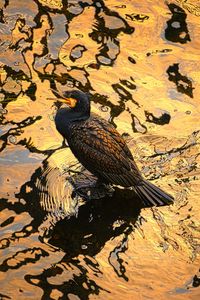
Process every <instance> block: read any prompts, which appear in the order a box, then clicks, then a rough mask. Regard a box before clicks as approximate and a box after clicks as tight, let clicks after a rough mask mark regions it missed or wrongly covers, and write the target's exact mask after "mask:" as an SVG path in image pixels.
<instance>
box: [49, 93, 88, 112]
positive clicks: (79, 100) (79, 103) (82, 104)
mask: <svg viewBox="0 0 200 300" xmlns="http://www.w3.org/2000/svg"><path fill="white" fill-rule="evenodd" d="M53 91H54V90H53ZM54 92H55V93H56V94H57V95H58V97H57V98H54V99H50V100H54V101H59V102H62V103H65V104H66V105H67V107H69V108H70V109H71V110H73V111H74V112H77V113H87V114H89V113H90V97H89V94H87V93H84V92H82V91H79V90H73V91H67V92H63V95H61V94H60V93H58V92H57V91H54Z"/></svg>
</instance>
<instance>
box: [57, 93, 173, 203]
mask: <svg viewBox="0 0 200 300" xmlns="http://www.w3.org/2000/svg"><path fill="white" fill-rule="evenodd" d="M57 94H58V93H57ZM58 95H59V94H58ZM59 96H60V95H59ZM54 100H55V99H54ZM56 100H58V101H61V102H64V103H65V104H67V107H64V108H62V107H61V108H60V109H58V111H57V114H56V117H55V123H56V128H57V130H58V131H59V133H60V134H61V135H62V136H63V137H64V138H65V139H66V140H67V142H68V144H69V147H70V148H71V151H72V152H73V154H74V155H75V157H76V158H77V159H78V160H79V162H80V163H81V164H82V165H83V166H84V167H85V168H86V169H87V170H88V171H90V172H91V173H92V174H94V175H95V176H96V177H97V178H98V179H99V180H100V181H101V182H103V183H105V184H114V185H120V186H122V187H127V188H128V187H132V188H133V189H134V190H135V191H136V193H137V194H138V196H139V197H140V199H141V200H142V201H143V202H144V203H146V204H148V205H149V204H151V205H165V204H170V203H172V202H173V197H172V196H170V195H169V194H167V193H165V192H164V191H162V190H161V189H160V188H158V187H156V186H155V185H154V184H152V183H150V182H148V181H147V180H145V179H144V178H143V177H142V175H141V173H140V171H139V170H138V167H137V166H136V163H135V162H134V159H133V156H132V154H131V152H130V150H129V148H128V146H127V145H126V142H125V141H124V139H123V138H122V136H121V135H120V134H119V133H118V132H117V130H116V129H115V128H114V127H113V126H112V125H111V124H110V123H109V122H107V121H106V120H104V119H103V118H101V117H100V116H98V115H96V114H91V113H90V99H89V95H88V94H86V93H83V92H81V91H78V90H74V91H71V92H66V93H64V94H63V96H61V98H57V99H56Z"/></svg>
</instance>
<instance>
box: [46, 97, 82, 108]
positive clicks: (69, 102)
mask: <svg viewBox="0 0 200 300" xmlns="http://www.w3.org/2000/svg"><path fill="white" fill-rule="evenodd" d="M47 99H48V100H52V101H59V102H62V103H65V104H67V106H69V107H71V108H74V107H75V106H76V103H77V100H76V99H74V98H47Z"/></svg>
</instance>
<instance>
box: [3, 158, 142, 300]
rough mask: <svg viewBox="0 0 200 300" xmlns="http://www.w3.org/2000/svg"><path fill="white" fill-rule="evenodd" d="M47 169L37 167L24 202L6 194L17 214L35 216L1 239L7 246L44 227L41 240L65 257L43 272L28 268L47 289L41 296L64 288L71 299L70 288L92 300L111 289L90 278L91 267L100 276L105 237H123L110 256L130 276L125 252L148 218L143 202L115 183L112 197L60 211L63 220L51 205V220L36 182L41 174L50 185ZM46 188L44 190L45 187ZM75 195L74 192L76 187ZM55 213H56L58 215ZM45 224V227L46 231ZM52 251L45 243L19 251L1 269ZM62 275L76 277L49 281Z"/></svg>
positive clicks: (118, 270)
mask: <svg viewBox="0 0 200 300" xmlns="http://www.w3.org/2000/svg"><path fill="white" fill-rule="evenodd" d="M43 166H44V168H46V169H48V162H47V161H44V162H43ZM43 173H44V170H43V169H42V168H39V169H37V170H36V171H35V172H34V174H33V175H32V177H31V180H30V181H28V182H27V183H25V184H24V185H23V186H22V187H21V189H20V192H19V193H18V194H16V198H17V199H19V202H17V203H15V204H12V203H10V204H9V203H8V202H7V200H6V199H1V208H2V209H3V208H4V207H7V208H8V209H10V210H13V211H15V212H16V214H18V213H22V212H28V213H29V215H30V216H31V217H32V221H31V222H30V223H29V224H26V226H24V227H23V228H22V229H21V230H20V231H15V233H13V234H12V235H11V237H10V238H9V239H7V240H5V239H4V240H1V241H0V242H1V245H3V248H4V249H6V248H7V247H9V246H11V244H12V243H14V242H15V241H16V240H18V241H19V240H20V239H24V238H28V237H30V236H32V235H34V234H35V233H37V232H38V231H39V240H40V241H41V243H42V244H46V245H48V246H50V249H51V251H52V252H55V251H61V250H62V252H63V257H62V259H61V260H60V261H59V262H56V263H55V265H54V266H51V267H49V268H45V270H43V271H42V273H40V274H38V275H31V273H30V274H28V273H27V274H26V275H25V280H26V281H27V282H28V283H30V284H31V285H34V286H37V287H40V288H41V289H42V290H43V296H42V299H50V295H51V293H52V291H53V290H54V289H55V288H56V289H57V290H59V291H60V292H62V294H63V297H66V298H65V299H70V298H68V296H67V295H68V294H70V293H73V294H75V295H77V296H79V297H80V299H88V297H89V295H90V294H99V292H100V290H104V291H106V292H108V293H109V291H108V290H106V289H104V288H103V287H101V286H99V285H98V284H96V283H95V280H91V279H89V277H88V271H87V268H88V267H89V268H90V269H91V270H92V271H93V273H94V275H95V276H97V277H98V276H101V274H102V271H101V266H100V265H99V264H98V262H97V261H96V260H95V256H96V255H97V254H98V253H99V252H100V251H101V250H102V249H103V248H104V246H105V244H106V242H108V241H109V240H112V239H114V238H116V237H119V238H120V242H119V243H118V244H117V246H116V247H115V248H114V249H113V250H112V251H111V252H110V254H109V257H108V258H107V259H108V262H109V264H110V265H111V266H112V268H113V270H114V271H115V273H116V274H117V276H118V277H121V278H123V279H124V280H126V281H128V275H127V274H126V268H125V264H124V262H123V259H121V258H120V254H122V253H125V251H126V250H127V249H128V237H129V235H130V234H131V233H133V232H134V230H135V229H136V228H138V230H139V228H140V225H141V224H142V222H143V219H142V218H140V217H139V215H140V210H141V208H142V204H141V202H140V200H139V199H138V198H137V196H136V195H135V193H134V192H133V191H130V190H121V189H119V188H115V190H114V192H113V194H112V196H105V197H104V198H103V199H97V200H95V199H93V200H90V201H86V202H85V204H84V205H81V206H80V207H79V208H78V210H77V211H76V215H71V216H69V215H68V216H67V217H65V218H64V219H63V215H62V216H61V215H60V220H59V215H58V214H57V215H56V212H54V211H53V209H52V211H51V213H50V215H51V216H50V222H48V221H47V222H46V221H45V220H47V219H48V214H49V213H46V212H45V211H44V210H42V208H41V206H40V203H41V190H40V189H39V188H38V187H37V184H36V182H37V181H38V179H39V180H42V184H43V185H44V186H45V185H46V184H47V182H48V179H47V178H45V176H44V175H43ZM42 192H43V193H45V191H42ZM72 194H74V193H73V190H72ZM54 213H55V216H56V217H55V218H53V214H54ZM55 220H56V221H55ZM12 222H14V218H10V219H8V220H6V222H4V223H2V224H1V227H4V226H7V225H9V224H11V223H12ZM52 222H53V223H52ZM54 222H55V223H54ZM46 226H47V227H46ZM41 227H44V228H45V229H44V231H42V234H41V230H40V228H41ZM42 244H41V245H42ZM49 255H50V252H47V251H46V250H45V249H43V247H30V248H26V249H24V250H19V251H17V252H16V253H15V254H14V255H12V256H10V257H8V258H7V259H6V260H4V261H3V262H2V264H1V265H0V271H1V272H8V271H9V270H14V269H15V270H17V269H19V268H21V267H22V266H25V265H29V264H31V263H36V262H37V261H39V260H40V259H42V258H45V259H47V260H48V256H49ZM80 256H82V258H81V259H79V257H80ZM77 270H78V274H77ZM62 274H63V275H65V276H66V277H67V278H68V277H72V279H70V280H69V278H68V280H64V282H63V283H62V284H60V285H59V286H56V285H54V284H51V283H50V282H49V279H50V278H52V277H56V276H61V275H62Z"/></svg>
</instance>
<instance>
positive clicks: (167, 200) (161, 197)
mask: <svg viewBox="0 0 200 300" xmlns="http://www.w3.org/2000/svg"><path fill="white" fill-rule="evenodd" d="M135 189H136V192H137V194H138V196H139V197H140V199H141V200H142V202H143V203H144V205H147V206H163V205H169V204H172V203H173V199H174V198H173V197H172V196H171V195H169V194H167V193H166V192H164V191H163V190H161V189H160V188H159V187H157V186H155V185H154V184H152V183H151V182H149V181H146V180H144V181H142V184H141V185H137V186H135Z"/></svg>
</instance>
